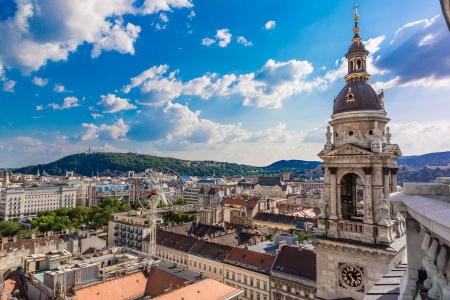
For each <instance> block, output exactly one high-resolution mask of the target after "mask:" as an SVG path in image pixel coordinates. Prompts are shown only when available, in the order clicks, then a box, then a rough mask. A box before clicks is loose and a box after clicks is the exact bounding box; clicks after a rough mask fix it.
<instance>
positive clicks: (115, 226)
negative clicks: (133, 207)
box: [108, 211, 152, 251]
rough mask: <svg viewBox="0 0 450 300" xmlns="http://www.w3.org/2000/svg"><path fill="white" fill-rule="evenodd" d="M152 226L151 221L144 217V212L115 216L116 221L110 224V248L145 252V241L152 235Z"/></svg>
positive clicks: (117, 214) (111, 221)
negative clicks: (124, 248) (125, 248)
mask: <svg viewBox="0 0 450 300" xmlns="http://www.w3.org/2000/svg"><path fill="white" fill-rule="evenodd" d="M151 225H152V221H151V219H150V218H149V217H147V216H145V215H143V212H142V211H132V212H125V213H116V214H114V219H113V220H110V221H109V222H108V247H113V246H119V247H127V248H132V249H136V250H138V251H143V249H144V248H143V246H142V244H143V239H144V238H145V237H147V236H148V235H149V234H150V231H151V230H152V228H151ZM144 251H145V250H144Z"/></svg>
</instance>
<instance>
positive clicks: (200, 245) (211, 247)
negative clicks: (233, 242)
mask: <svg viewBox="0 0 450 300" xmlns="http://www.w3.org/2000/svg"><path fill="white" fill-rule="evenodd" d="M232 250H233V247H231V246H226V245H221V244H216V243H211V242H206V241H203V240H199V241H198V242H197V243H196V244H195V245H194V247H192V248H191V250H190V251H189V252H190V253H192V254H194V255H199V256H203V257H206V258H210V259H214V260H218V261H223V260H224V259H225V258H226V257H227V256H228V255H229V254H230V252H231V251H232Z"/></svg>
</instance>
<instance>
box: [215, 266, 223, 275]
mask: <svg viewBox="0 0 450 300" xmlns="http://www.w3.org/2000/svg"><path fill="white" fill-rule="evenodd" d="M216 273H217V268H216V267H214V274H216ZM221 273H222V272H221Z"/></svg>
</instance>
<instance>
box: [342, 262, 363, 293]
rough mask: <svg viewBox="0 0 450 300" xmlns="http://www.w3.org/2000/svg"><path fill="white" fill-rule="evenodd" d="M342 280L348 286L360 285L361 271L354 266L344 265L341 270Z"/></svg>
mask: <svg viewBox="0 0 450 300" xmlns="http://www.w3.org/2000/svg"><path fill="white" fill-rule="evenodd" d="M341 278H342V281H343V282H344V283H345V284H347V285H348V286H350V287H353V288H356V287H359V286H360V285H362V283H363V281H362V273H361V271H360V270H359V268H357V267H354V266H344V267H343V268H342V270H341Z"/></svg>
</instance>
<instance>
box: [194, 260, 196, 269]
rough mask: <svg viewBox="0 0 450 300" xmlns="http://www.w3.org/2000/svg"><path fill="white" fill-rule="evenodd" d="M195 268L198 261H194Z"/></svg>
mask: <svg viewBox="0 0 450 300" xmlns="http://www.w3.org/2000/svg"><path fill="white" fill-rule="evenodd" d="M194 268H197V261H196V260H194Z"/></svg>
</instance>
